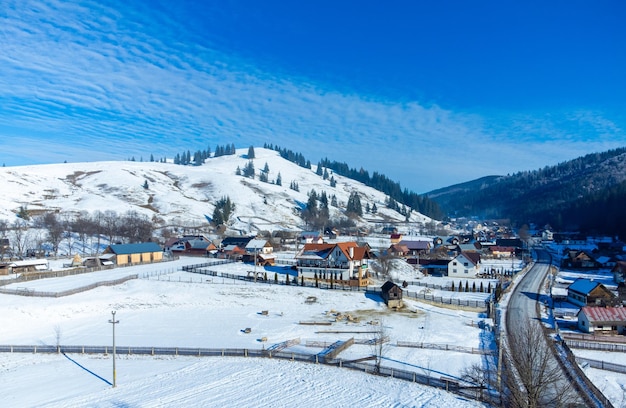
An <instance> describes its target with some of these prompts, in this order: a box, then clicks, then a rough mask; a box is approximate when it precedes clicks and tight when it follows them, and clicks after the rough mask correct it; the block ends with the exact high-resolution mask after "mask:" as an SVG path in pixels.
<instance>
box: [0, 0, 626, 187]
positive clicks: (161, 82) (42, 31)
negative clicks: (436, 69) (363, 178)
mask: <svg viewBox="0 0 626 408" xmlns="http://www.w3.org/2000/svg"><path fill="white" fill-rule="evenodd" d="M132 7H133V4H127V3H124V4H121V3H120V4H114V3H107V5H102V4H93V3H81V4H80V5H77V4H71V3H67V2H60V1H59V2H57V1H53V0H51V1H37V2H29V1H15V2H10V3H9V4H8V5H7V6H6V12H5V13H3V14H2V15H3V17H0V34H1V36H2V38H3V41H2V42H3V44H2V46H1V47H2V52H0V67H1V68H0V72H1V75H0V87H1V89H2V94H1V95H0V132H2V133H4V134H3V135H2V138H1V141H0V148H1V149H2V151H3V152H4V156H5V158H4V161H5V162H6V163H7V164H9V165H12V164H27V163H30V162H51V161H58V159H59V158H61V157H63V156H66V157H64V158H63V160H68V161H77V160H86V161H91V160H102V159H103V158H107V159H108V158H113V157H117V158H120V159H123V158H127V157H130V156H135V157H138V156H141V155H143V156H144V157H147V156H149V155H150V154H152V153H154V154H155V155H156V156H157V157H162V156H165V155H169V156H172V155H174V154H175V153H178V152H180V151H182V150H183V149H185V150H186V149H194V148H198V149H199V148H204V147H205V146H207V145H208V146H214V145H215V144H225V143H235V144H236V145H237V146H238V147H247V146H248V145H257V146H259V145H262V144H263V143H265V142H268V143H273V144H277V145H280V146H283V147H287V148H290V149H292V150H295V151H301V152H302V153H303V154H305V156H307V157H308V158H310V159H311V160H316V158H322V157H328V158H330V159H331V160H338V161H345V162H347V163H349V164H350V165H351V166H354V167H359V166H363V167H365V168H367V169H368V170H370V171H379V172H382V173H384V174H387V175H388V176H389V177H391V178H393V179H396V180H399V181H401V182H402V184H403V185H404V186H408V187H409V188H414V189H416V190H418V191H426V190H429V189H431V188H436V187H441V186H444V185H447V184H451V183H455V182H461V181H466V180H469V179H472V178H476V177H480V176H484V175H487V174H503V173H507V172H514V171H517V170H524V169H532V168H537V167H541V166H543V165H545V164H550V163H555V162H558V161H562V160H565V159H568V158H573V157H576V156H578V155H581V154H584V153H586V152H589V151H593V150H603V149H605V148H609V147H615V146H618V145H620V144H624V141H625V140H624V139H625V135H624V131H623V129H622V128H621V127H620V126H619V125H618V124H616V123H613V122H611V121H610V120H608V119H606V118H604V117H603V115H602V113H601V112H582V111H580V112H576V113H573V114H572V113H561V114H558V115H556V117H547V116H546V115H543V114H539V115H528V116H525V117H522V116H519V115H508V116H507V115H505V116H499V117H495V116H494V117H490V116H486V115H485V114H484V113H483V114H481V113H480V112H477V113H471V112H470V113H468V112H454V111H451V110H449V109H444V108H442V107H439V106H424V105H421V104H420V103H418V102H397V101H391V100H384V99H379V98H376V97H372V96H370V95H368V96H364V95H358V94H347V93H345V92H340V91H337V90H333V89H329V88H328V87H324V86H322V85H319V84H315V83H311V82H307V81H306V80H305V79H302V78H297V77H289V76H284V75H280V76H279V75H277V74H273V73H272V72H267V71H261V70H259V69H258V68H256V67H255V66H254V65H252V64H251V63H250V62H248V61H244V60H242V59H239V58H236V57H233V56H231V55H227V54H224V53H222V52H220V51H219V50H215V49H210V48H207V47H205V46H203V45H200V44H197V43H191V42H188V41H184V40H183V41H179V40H178V39H177V38H178V34H179V33H180V32H182V31H184V24H183V22H181V21H175V20H173V19H172V17H170V16H168V15H166V14H159V12H158V11H154V10H149V9H147V8H146V9H142V10H139V9H135V10H133V9H132ZM577 127H578V128H577ZM43 145H45V146H46V150H45V151H44V150H42V149H39V147H40V146H43Z"/></svg>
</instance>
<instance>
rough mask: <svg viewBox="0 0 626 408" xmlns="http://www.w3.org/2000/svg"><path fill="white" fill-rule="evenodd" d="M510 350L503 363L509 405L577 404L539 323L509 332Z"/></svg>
mask: <svg viewBox="0 0 626 408" xmlns="http://www.w3.org/2000/svg"><path fill="white" fill-rule="evenodd" d="M508 350H510V351H509V352H506V353H503V361H502V363H503V365H502V381H503V384H504V385H505V387H506V393H505V395H504V401H505V404H506V406H510V407H519V408H537V407H555V408H559V407H566V406H569V405H570V404H572V403H573V402H575V401H576V394H575V392H574V390H573V389H572V387H571V385H570V383H569V381H567V379H565V378H563V374H562V373H563V372H562V369H561V367H560V366H559V364H558V363H555V360H554V358H553V355H552V353H553V351H552V348H551V346H550V345H549V344H548V343H547V342H546V338H545V337H544V334H543V330H542V328H541V326H540V325H539V323H536V322H531V321H523V322H520V323H519V325H518V326H517V328H516V330H515V331H514V332H512V333H508Z"/></svg>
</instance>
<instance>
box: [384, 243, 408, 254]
mask: <svg viewBox="0 0 626 408" xmlns="http://www.w3.org/2000/svg"><path fill="white" fill-rule="evenodd" d="M387 253H388V254H389V255H392V256H399V257H405V256H406V255H408V254H409V248H408V247H407V246H406V245H401V244H392V245H391V246H390V247H389V249H388V250H387Z"/></svg>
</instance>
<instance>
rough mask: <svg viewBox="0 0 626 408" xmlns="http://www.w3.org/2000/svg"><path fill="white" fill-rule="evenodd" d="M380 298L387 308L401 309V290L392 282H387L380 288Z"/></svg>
mask: <svg viewBox="0 0 626 408" xmlns="http://www.w3.org/2000/svg"><path fill="white" fill-rule="evenodd" d="M381 290H382V294H381V296H382V298H383V300H384V301H385V304H387V307H390V308H393V309H400V308H401V307H402V288H401V287H400V286H398V285H396V284H395V283H393V282H392V281H387V282H385V283H384V284H383V286H382V287H381Z"/></svg>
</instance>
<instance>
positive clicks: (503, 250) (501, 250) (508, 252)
mask: <svg viewBox="0 0 626 408" xmlns="http://www.w3.org/2000/svg"><path fill="white" fill-rule="evenodd" d="M489 251H490V252H491V255H493V257H494V258H512V257H513V256H515V248H514V247H511V246H508V247H507V246H499V245H494V246H491V247H489Z"/></svg>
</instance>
